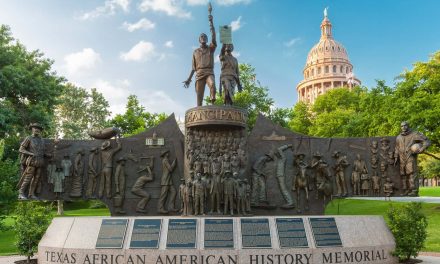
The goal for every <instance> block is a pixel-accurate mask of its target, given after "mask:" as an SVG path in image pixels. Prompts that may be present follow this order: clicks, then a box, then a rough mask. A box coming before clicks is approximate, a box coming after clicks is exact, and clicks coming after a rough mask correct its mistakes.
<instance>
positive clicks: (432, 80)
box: [393, 51, 440, 149]
mask: <svg viewBox="0 0 440 264" xmlns="http://www.w3.org/2000/svg"><path fill="white" fill-rule="evenodd" d="M399 80H400V81H399V82H398V83H397V85H396V91H395V93H394V98H393V99H394V101H395V102H396V104H397V106H398V109H397V111H395V112H394V113H393V114H394V116H395V119H397V120H400V121H401V120H408V121H409V122H410V124H411V127H412V128H414V129H416V130H418V131H420V132H422V133H424V134H425V135H426V136H427V137H428V138H429V139H430V140H431V141H432V143H433V146H434V148H436V149H438V148H439V147H440V118H439V116H440V51H437V52H436V53H434V54H433V55H432V56H431V57H430V60H429V61H428V62H416V63H415V64H414V68H413V69H412V70H409V71H405V72H404V73H403V74H401V75H400V76H399Z"/></svg>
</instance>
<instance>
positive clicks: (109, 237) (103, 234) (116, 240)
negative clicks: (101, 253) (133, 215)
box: [95, 219, 128, 248]
mask: <svg viewBox="0 0 440 264" xmlns="http://www.w3.org/2000/svg"><path fill="white" fill-rule="evenodd" d="M127 224H128V219H102V222H101V228H100V229H99V234H98V240H97V241H96V246H95V247H96V248H122V246H123V244H124V238H125V232H126V230H127Z"/></svg>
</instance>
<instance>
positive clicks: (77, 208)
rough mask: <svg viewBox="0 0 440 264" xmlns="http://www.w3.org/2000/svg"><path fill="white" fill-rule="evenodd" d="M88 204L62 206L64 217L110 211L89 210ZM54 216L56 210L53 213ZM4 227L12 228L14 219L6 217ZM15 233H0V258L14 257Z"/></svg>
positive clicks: (79, 203)
mask: <svg viewBox="0 0 440 264" xmlns="http://www.w3.org/2000/svg"><path fill="white" fill-rule="evenodd" d="M89 207H90V202H88V201H78V202H71V203H66V204H65V205H64V216H109V215H110V211H109V210H108V209H107V208H98V209H90V208H89ZM53 214H54V216H55V214H56V210H54V211H53ZM5 222H6V225H7V226H9V227H12V226H13V225H14V219H13V218H12V217H8V218H6V220H5ZM14 244H15V233H14V231H13V230H9V231H5V232H0V256H7V255H16V254H17V249H16V247H15V245H14Z"/></svg>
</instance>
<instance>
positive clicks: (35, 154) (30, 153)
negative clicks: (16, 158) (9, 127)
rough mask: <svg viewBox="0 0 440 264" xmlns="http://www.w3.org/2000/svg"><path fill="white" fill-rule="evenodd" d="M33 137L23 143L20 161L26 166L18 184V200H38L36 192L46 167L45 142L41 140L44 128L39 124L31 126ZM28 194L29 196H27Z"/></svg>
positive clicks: (20, 150)
mask: <svg viewBox="0 0 440 264" xmlns="http://www.w3.org/2000/svg"><path fill="white" fill-rule="evenodd" d="M29 129H31V130H32V135H31V136H28V137H26V139H25V140H24V141H23V142H22V143H21V145H20V149H19V150H18V151H19V152H20V159H21V161H22V164H23V165H24V168H23V174H22V176H21V179H20V182H19V183H18V186H19V187H20V188H19V191H18V199H28V198H29V199H37V196H36V195H35V191H36V188H37V185H38V183H39V181H40V178H41V170H42V168H43V166H44V156H45V154H44V141H43V139H42V138H41V131H42V130H43V127H42V126H41V125H40V124H38V123H33V124H30V125H29ZM26 192H28V195H26Z"/></svg>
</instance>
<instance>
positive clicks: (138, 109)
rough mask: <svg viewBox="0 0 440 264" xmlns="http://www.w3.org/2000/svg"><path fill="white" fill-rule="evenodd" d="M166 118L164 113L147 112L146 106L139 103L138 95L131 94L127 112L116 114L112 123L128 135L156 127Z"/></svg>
mask: <svg viewBox="0 0 440 264" xmlns="http://www.w3.org/2000/svg"><path fill="white" fill-rule="evenodd" d="M166 118H167V116H166V115H165V114H164V113H159V114H157V113H150V112H147V111H146V110H145V107H144V106H142V105H141V104H140V103H139V100H138V98H137V96H136V95H130V96H128V98H127V105H126V107H125V113H124V114H118V115H116V116H115V117H114V118H113V119H112V120H111V121H110V123H111V124H112V125H113V126H115V127H118V128H120V129H121V133H122V134H123V135H124V136H126V137H127V136H131V135H135V134H138V133H140V132H142V131H144V130H145V129H148V128H151V127H154V126H156V125H158V124H159V123H160V122H162V121H163V120H165V119H166Z"/></svg>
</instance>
